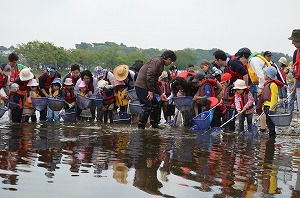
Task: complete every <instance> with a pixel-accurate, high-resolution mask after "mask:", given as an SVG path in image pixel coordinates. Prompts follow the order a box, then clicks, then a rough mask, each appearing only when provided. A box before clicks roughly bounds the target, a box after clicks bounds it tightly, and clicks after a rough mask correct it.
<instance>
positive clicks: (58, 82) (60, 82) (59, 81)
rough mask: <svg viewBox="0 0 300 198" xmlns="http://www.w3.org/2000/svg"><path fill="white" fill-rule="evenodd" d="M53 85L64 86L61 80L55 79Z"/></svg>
mask: <svg viewBox="0 0 300 198" xmlns="http://www.w3.org/2000/svg"><path fill="white" fill-rule="evenodd" d="M51 84H59V85H60V86H61V85H62V81H61V79H60V78H54V80H53V81H52V83H51Z"/></svg>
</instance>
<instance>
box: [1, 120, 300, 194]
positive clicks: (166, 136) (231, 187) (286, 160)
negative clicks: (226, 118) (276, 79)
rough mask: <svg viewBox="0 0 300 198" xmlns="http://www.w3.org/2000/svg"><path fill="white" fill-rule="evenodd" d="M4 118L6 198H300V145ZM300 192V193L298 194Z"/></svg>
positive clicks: (292, 140) (290, 140)
mask: <svg viewBox="0 0 300 198" xmlns="http://www.w3.org/2000/svg"><path fill="white" fill-rule="evenodd" d="M1 119H2V120H0V123H1V126H0V197H1V198H2V197H10V198H13V197H43V198H48V197H49V198H53V197H55V196H57V197H73V198H74V197H89V198H92V197H152V196H154V197H156V196H164V197H197V198H198V197H292V196H293V197H300V193H299V192H300V171H298V167H299V163H300V158H299V156H300V148H299V145H300V144H299V142H300V139H298V137H296V136H293V137H292V136H278V137H277V138H276V140H275V141H274V140H272V139H268V138H266V137H261V138H260V139H258V140H256V139H247V140H245V139H241V138H239V137H237V136H236V135H224V136H223V137H222V138H218V139H211V138H208V137H204V136H201V135H200V134H197V133H191V132H189V131H188V130H187V129H186V128H183V127H177V128H166V129H164V130H153V129H148V130H138V129H137V127H136V126H129V125H115V124H114V125H110V126H106V125H100V124H97V123H91V122H85V123H77V124H70V125H68V126H67V125H64V124H63V123H59V124H47V123H44V124H13V125H11V124H7V123H8V122H7V120H5V119H4V120H3V118H1ZM297 190H299V191H297Z"/></svg>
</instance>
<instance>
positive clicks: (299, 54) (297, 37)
mask: <svg viewBox="0 0 300 198" xmlns="http://www.w3.org/2000/svg"><path fill="white" fill-rule="evenodd" d="M289 40H292V44H293V45H294V46H295V47H296V50H295V51H294V54H293V65H294V66H295V71H294V75H295V83H294V87H293V89H292V91H293V92H295V91H296V96H297V104H298V108H299V107H300V29H294V30H293V32H292V35H291V36H290V37H289Z"/></svg>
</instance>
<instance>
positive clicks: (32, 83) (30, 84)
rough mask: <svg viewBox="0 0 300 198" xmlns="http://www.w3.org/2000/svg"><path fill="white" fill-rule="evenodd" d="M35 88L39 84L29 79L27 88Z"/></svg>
mask: <svg viewBox="0 0 300 198" xmlns="http://www.w3.org/2000/svg"><path fill="white" fill-rule="evenodd" d="M37 86H39V83H38V82H37V81H36V79H31V80H30V81H29V82H28V84H27V87H37Z"/></svg>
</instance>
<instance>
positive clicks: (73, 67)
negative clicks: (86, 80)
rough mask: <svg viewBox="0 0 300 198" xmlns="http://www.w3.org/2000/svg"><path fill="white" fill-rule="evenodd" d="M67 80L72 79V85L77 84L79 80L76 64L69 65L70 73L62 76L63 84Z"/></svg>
mask: <svg viewBox="0 0 300 198" xmlns="http://www.w3.org/2000/svg"><path fill="white" fill-rule="evenodd" d="M67 78H71V79H72V82H73V85H75V84H76V83H77V80H78V79H79V78H80V66H79V65H78V64H74V65H71V71H70V72H69V73H68V74H66V75H65V76H64V78H63V82H65V81H66V79H67Z"/></svg>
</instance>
